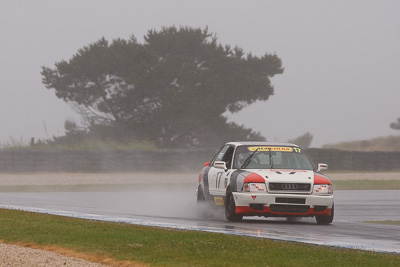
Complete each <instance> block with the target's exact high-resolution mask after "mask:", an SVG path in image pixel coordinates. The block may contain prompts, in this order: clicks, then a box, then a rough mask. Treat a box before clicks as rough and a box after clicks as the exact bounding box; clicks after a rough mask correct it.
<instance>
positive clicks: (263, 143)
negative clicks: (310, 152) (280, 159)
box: [226, 141, 299, 147]
mask: <svg viewBox="0 0 400 267" xmlns="http://www.w3.org/2000/svg"><path fill="white" fill-rule="evenodd" d="M226 144H227V145H234V146H295V147H299V146H298V145H295V144H292V143H278V142H257V141H245V142H228V143H226Z"/></svg>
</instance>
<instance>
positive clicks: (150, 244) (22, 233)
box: [0, 209, 400, 266]
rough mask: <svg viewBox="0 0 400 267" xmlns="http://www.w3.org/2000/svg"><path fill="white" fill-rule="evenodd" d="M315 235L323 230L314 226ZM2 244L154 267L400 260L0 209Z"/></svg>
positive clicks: (391, 256) (381, 263) (358, 263)
mask: <svg viewBox="0 0 400 267" xmlns="http://www.w3.org/2000/svg"><path fill="white" fill-rule="evenodd" d="M316 230H323V229H322V227H318V226H316ZM0 239H1V240H3V241H4V242H8V243H17V244H35V246H37V245H38V246H39V247H60V248H63V249H65V250H66V251H75V252H76V253H77V254H78V255H82V254H84V255H90V256H91V257H89V258H90V259H93V258H97V261H99V262H102V261H103V262H107V259H114V260H116V261H119V262H123V261H124V262H123V263H124V264H126V263H127V261H128V262H136V263H137V262H140V263H146V264H149V265H154V266H317V265H318V266H384V265H385V266H399V265H400V255H397V254H383V253H376V252H369V251H360V250H350V249H340V248H331V247H323V246H322V247H321V246H314V245H306V244H299V243H291V242H281V241H272V240H267V239H256V238H250V237H241V236H231V235H224V234H213V233H204V232H196V231H178V230H169V229H159V228H152V227H142V226H134V225H126V224H117V223H105V222H96V221H86V220H80V219H74V218H65V217H59V216H52V215H44V214H36V213H30V212H22V211H15V210H4V209H0Z"/></svg>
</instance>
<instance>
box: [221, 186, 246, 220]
mask: <svg viewBox="0 0 400 267" xmlns="http://www.w3.org/2000/svg"><path fill="white" fill-rule="evenodd" d="M225 217H226V219H227V220H228V221H231V222H239V221H241V220H242V218H243V216H242V215H238V214H236V205H235V200H234V199H233V194H232V192H231V191H227V192H226V201H225Z"/></svg>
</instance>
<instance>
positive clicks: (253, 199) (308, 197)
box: [197, 142, 334, 224]
mask: <svg viewBox="0 0 400 267" xmlns="http://www.w3.org/2000/svg"><path fill="white" fill-rule="evenodd" d="M327 168H328V165H327V164H324V163H319V164H318V167H317V168H315V167H314V165H313V164H312V162H311V161H310V160H309V159H308V157H307V156H306V155H305V154H303V153H302V149H301V148H300V147H299V146H297V145H295V144H290V143H269V142H229V143H226V144H225V145H224V146H223V147H222V148H221V149H220V150H219V151H218V153H217V154H216V155H215V156H214V158H213V159H212V160H211V162H207V163H206V164H205V165H204V167H203V168H202V170H201V172H200V174H199V185H198V188H197V203H198V206H199V207H203V206H206V207H210V206H213V207H221V208H224V209H225V217H226V219H227V220H228V221H241V220H242V218H243V216H265V217H286V218H287V219H288V220H291V219H294V218H299V217H315V218H316V221H317V223H318V224H330V223H331V222H332V221H333V216H334V198H333V186H332V183H331V181H330V180H329V179H328V178H327V177H326V176H325V175H324V174H322V173H321V171H322V170H326V169H327Z"/></svg>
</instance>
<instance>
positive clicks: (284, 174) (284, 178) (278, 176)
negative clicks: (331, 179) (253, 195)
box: [252, 169, 314, 183]
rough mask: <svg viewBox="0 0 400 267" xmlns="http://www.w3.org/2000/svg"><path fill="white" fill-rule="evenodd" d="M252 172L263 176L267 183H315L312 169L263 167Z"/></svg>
mask: <svg viewBox="0 0 400 267" xmlns="http://www.w3.org/2000/svg"><path fill="white" fill-rule="evenodd" d="M252 172H253V173H256V174H258V175H260V176H261V177H263V178H264V179H265V182H267V183H270V182H280V183H282V182H283V183H285V182H287V183H314V171H312V170H286V169H285V170H280V169H267V170H266V169H263V170H252Z"/></svg>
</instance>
